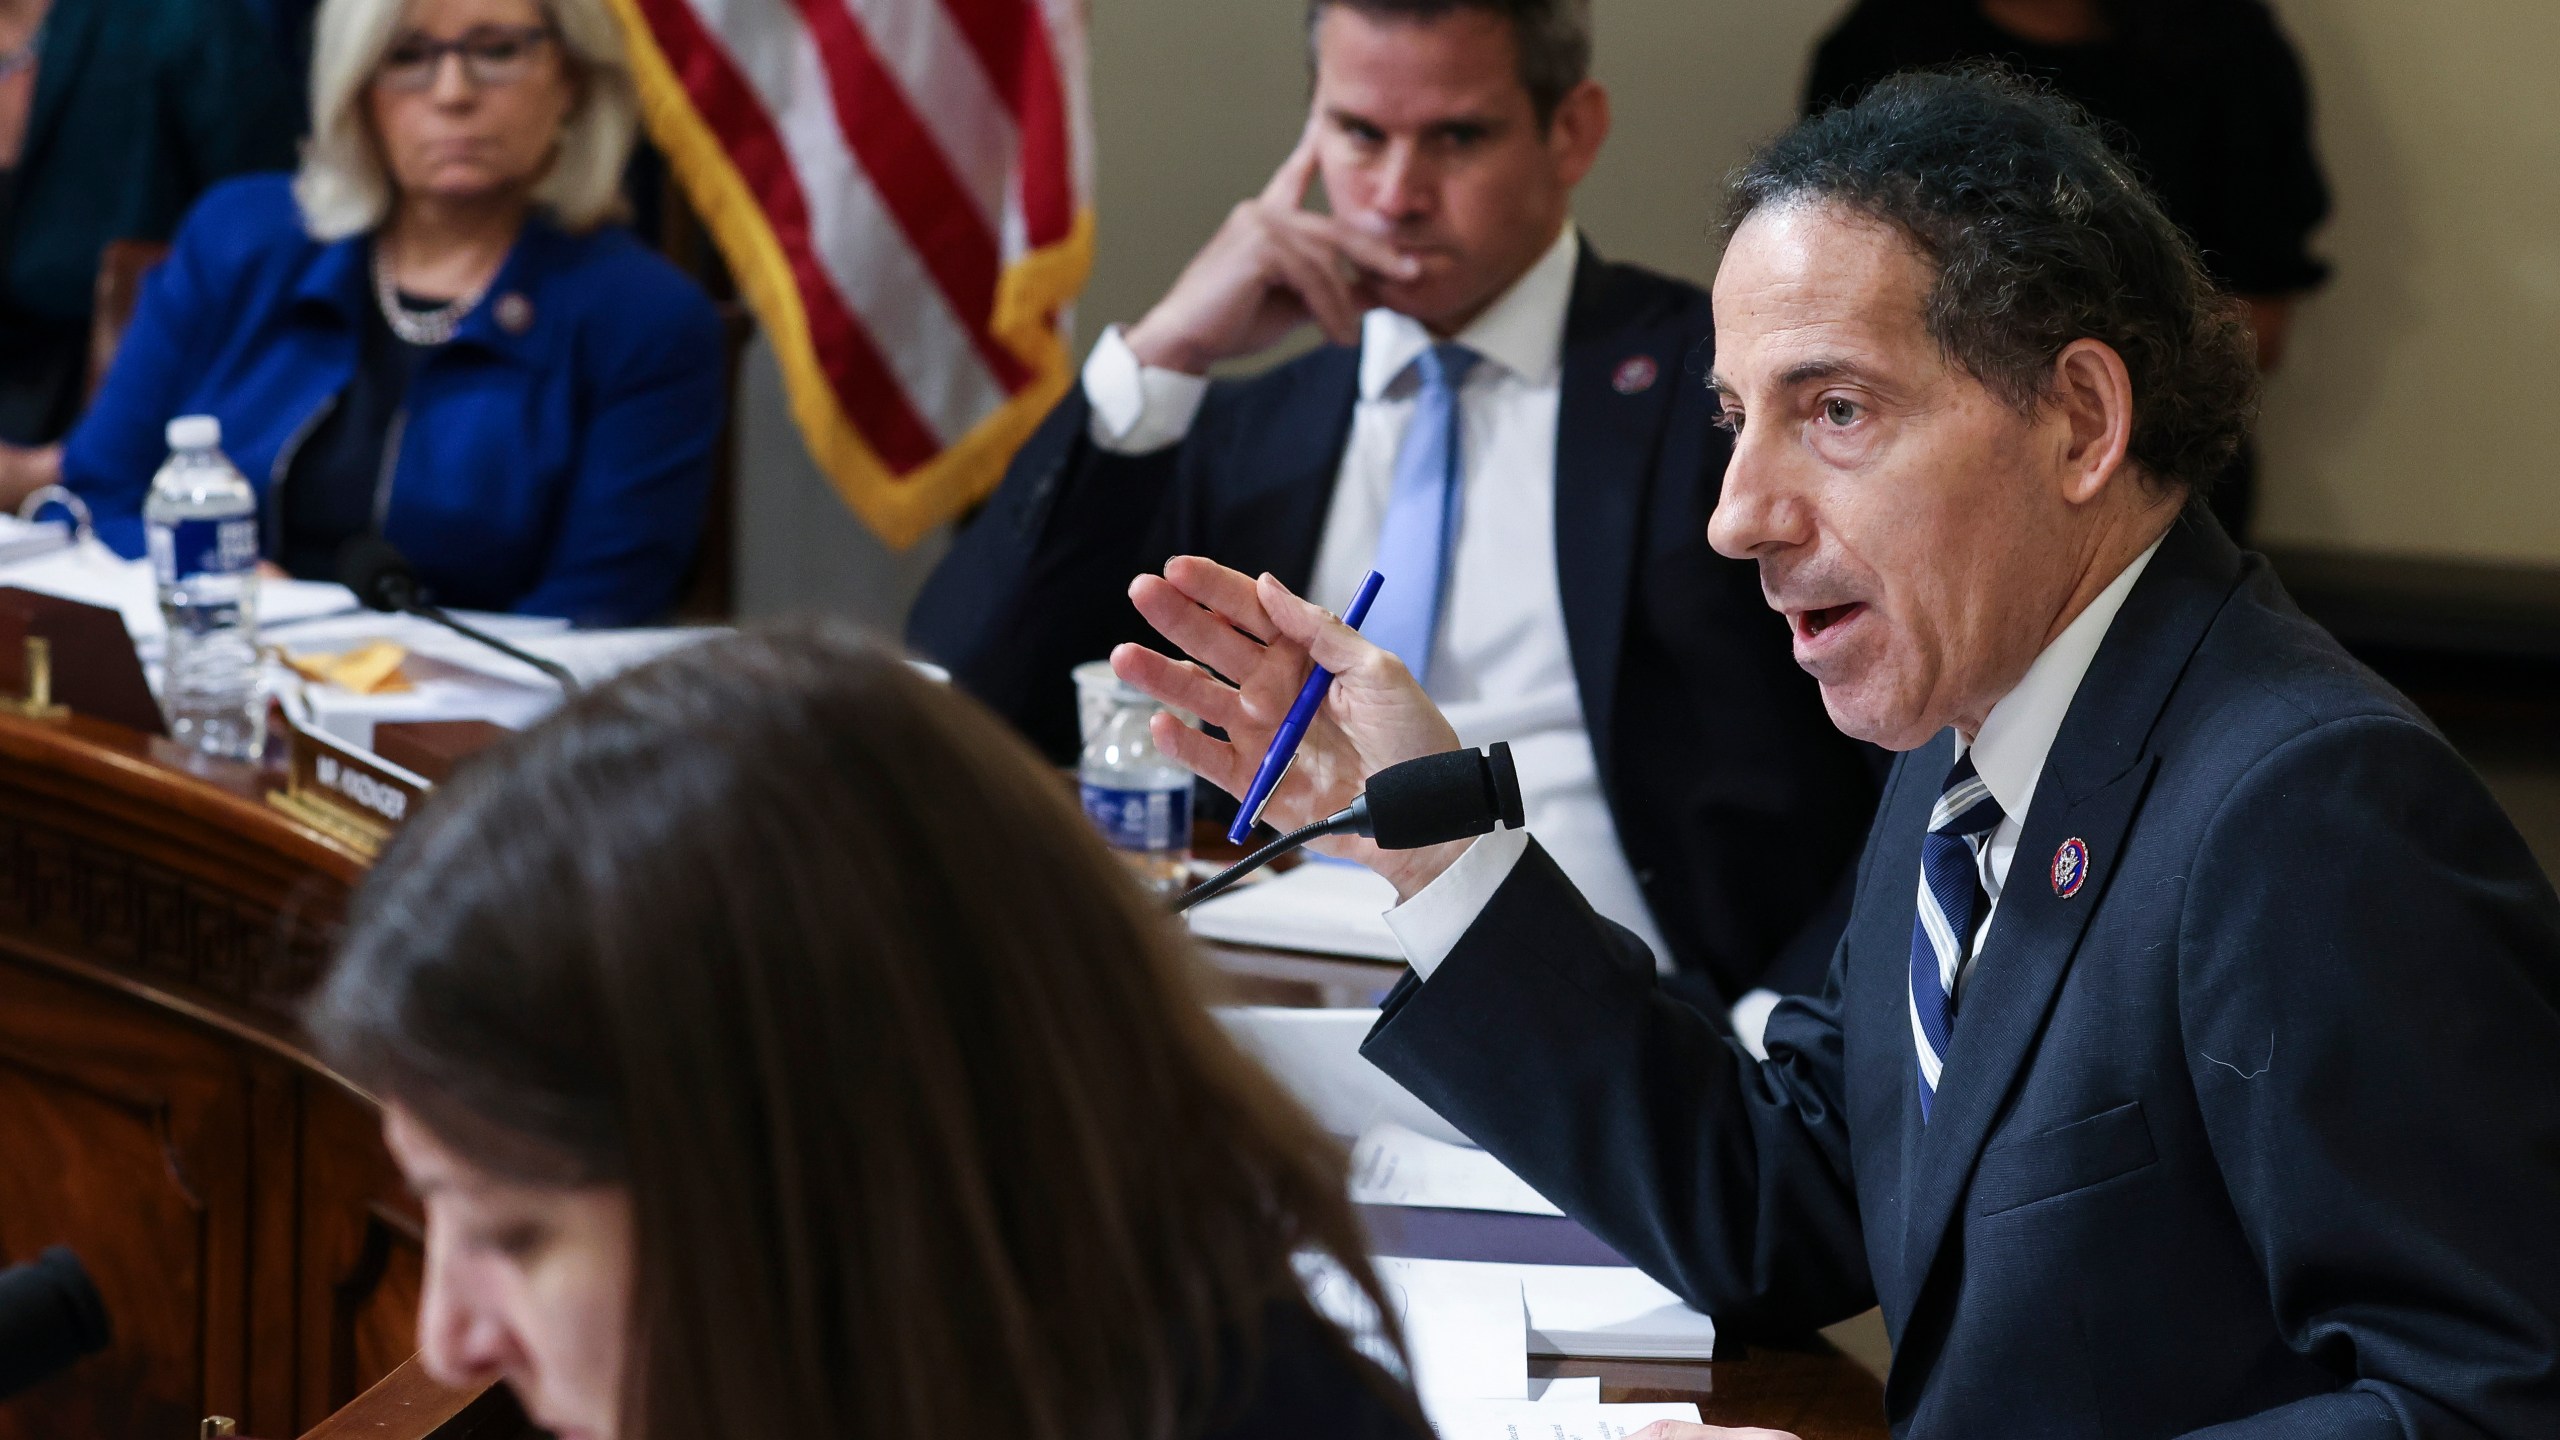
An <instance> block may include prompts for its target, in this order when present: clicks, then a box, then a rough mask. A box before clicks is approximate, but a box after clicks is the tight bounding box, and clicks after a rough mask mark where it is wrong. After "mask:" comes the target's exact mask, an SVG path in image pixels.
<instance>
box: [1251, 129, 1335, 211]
mask: <svg viewBox="0 0 2560 1440" xmlns="http://www.w3.org/2000/svg"><path fill="white" fill-rule="evenodd" d="M1321 133H1322V122H1321V121H1319V120H1318V119H1317V118H1316V116H1315V114H1314V112H1312V111H1310V112H1309V113H1308V115H1307V124H1306V128H1305V129H1303V130H1300V131H1299V132H1298V146H1297V148H1296V149H1294V150H1291V151H1290V152H1289V158H1288V159H1286V160H1283V161H1281V162H1280V168H1279V169H1277V170H1275V171H1273V172H1271V179H1270V181H1269V182H1268V183H1266V184H1265V185H1264V186H1263V187H1262V199H1263V202H1264V203H1265V204H1269V205H1278V206H1281V207H1284V208H1286V209H1291V210H1294V209H1296V208H1298V207H1299V206H1301V205H1304V204H1306V203H1307V192H1308V191H1309V190H1311V189H1313V188H1314V187H1315V181H1316V158H1317V157H1316V137H1317V136H1318V135H1319V134H1321Z"/></svg>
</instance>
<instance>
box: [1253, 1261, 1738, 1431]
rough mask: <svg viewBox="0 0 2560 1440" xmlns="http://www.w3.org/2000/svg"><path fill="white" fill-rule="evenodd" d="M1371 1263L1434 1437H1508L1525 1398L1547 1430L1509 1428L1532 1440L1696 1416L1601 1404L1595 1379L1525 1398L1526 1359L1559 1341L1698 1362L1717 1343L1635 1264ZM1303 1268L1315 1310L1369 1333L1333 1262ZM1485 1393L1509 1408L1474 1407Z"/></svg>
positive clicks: (1365, 1311) (1365, 1316)
mask: <svg viewBox="0 0 2560 1440" xmlns="http://www.w3.org/2000/svg"><path fill="white" fill-rule="evenodd" d="M1376 1263H1377V1267H1378V1280H1379V1283H1380V1284H1381V1286H1382V1287H1383V1288H1384V1289H1385V1291H1386V1295H1387V1302H1388V1304H1389V1305H1390V1306H1392V1307H1393V1309H1394V1311H1395V1314H1396V1319H1397V1322H1398V1323H1399V1324H1400V1325H1401V1326H1402V1327H1403V1330H1404V1338H1405V1349H1406V1351H1407V1353H1408V1354H1409V1355H1410V1356H1411V1357H1412V1361H1413V1370H1412V1379H1413V1388H1414V1394H1415V1396H1416V1397H1417V1398H1419V1399H1420V1400H1421V1402H1422V1409H1423V1413H1424V1414H1426V1415H1428V1416H1429V1417H1431V1421H1432V1423H1433V1425H1434V1426H1436V1427H1438V1429H1439V1431H1440V1434H1441V1436H1442V1440H1460V1437H1464V1440H1475V1437H1478V1436H1482V1437H1486V1440H1511V1436H1512V1434H1513V1433H1514V1432H1508V1431H1505V1430H1504V1429H1503V1428H1501V1427H1502V1426H1504V1425H1508V1424H1516V1423H1518V1422H1519V1421H1520V1420H1521V1419H1522V1418H1523V1417H1521V1416H1520V1415H1519V1414H1518V1411H1517V1408H1516V1407H1520V1406H1525V1405H1532V1404H1534V1405H1535V1407H1536V1410H1537V1414H1536V1416H1535V1417H1534V1418H1535V1419H1536V1420H1537V1422H1538V1423H1539V1424H1540V1425H1541V1426H1546V1427H1550V1428H1542V1429H1533V1430H1524V1431H1519V1432H1516V1433H1517V1434H1519V1435H1520V1436H1522V1437H1527V1436H1535V1437H1537V1440H1555V1437H1557V1436H1566V1437H1581V1436H1590V1437H1593V1440H1604V1437H1605V1440H1619V1437H1623V1436H1624V1435H1625V1434H1627V1433H1628V1432H1629V1431H1632V1430H1636V1429H1640V1428H1642V1427H1643V1426H1645V1425H1647V1424H1650V1423H1651V1422H1653V1421H1655V1420H1663V1419H1672V1420H1678V1419H1686V1420H1692V1421H1694V1420H1696V1419H1697V1411H1696V1410H1695V1408H1694V1407H1689V1406H1677V1407H1672V1408H1669V1409H1664V1408H1661V1407H1651V1408H1647V1407H1634V1406H1624V1405H1603V1404H1601V1403H1599V1401H1600V1394H1599V1388H1598V1382H1597V1381H1593V1380H1588V1379H1584V1380H1578V1381H1577V1380H1566V1381H1555V1382H1551V1383H1549V1384H1547V1385H1545V1386H1542V1387H1537V1390H1536V1394H1535V1398H1534V1400H1533V1398H1532V1388H1533V1387H1532V1385H1531V1382H1530V1380H1529V1374H1528V1357H1529V1356H1530V1355H1531V1354H1558V1353H1564V1352H1561V1351H1559V1350H1558V1348H1557V1342H1558V1341H1559V1339H1561V1340H1563V1341H1566V1342H1569V1344H1570V1353H1572V1354H1574V1355H1578V1356H1585V1357H1601V1356H1627V1355H1636V1356H1643V1357H1646V1358H1655V1359H1660V1358H1694V1359H1704V1358H1706V1357H1707V1355H1708V1354H1709V1353H1710V1352H1711V1351H1712V1350H1713V1349H1714V1345H1715V1327H1714V1326H1713V1325H1712V1324H1711V1323H1709V1322H1708V1320H1707V1318H1706V1317H1705V1316H1703V1315H1699V1314H1697V1313H1696V1312H1695V1311H1690V1310H1686V1309H1682V1308H1680V1306H1679V1302H1678V1301H1677V1300H1675V1299H1672V1298H1671V1295H1670V1292H1669V1291H1667V1290H1663V1289H1662V1288H1661V1287H1660V1286H1654V1285H1652V1282H1650V1281H1646V1280H1645V1279H1644V1277H1643V1276H1642V1275H1640V1274H1638V1273H1637V1272H1635V1271H1632V1270H1614V1269H1602V1268H1599V1267H1586V1266H1571V1265H1497V1264H1490V1263H1484V1262H1478V1261H1465V1260H1407V1259H1400V1258H1381V1259H1380V1260H1378V1261H1377V1262H1376ZM1300 1270H1301V1274H1302V1275H1303V1276H1304V1278H1305V1282H1306V1286H1307V1294H1308V1297H1309V1298H1310V1299H1311V1300H1313V1301H1314V1302H1315V1305H1316V1308H1317V1309H1318V1310H1319V1311H1320V1312H1321V1313H1323V1314H1324V1315H1326V1316H1328V1317H1329V1318H1331V1319H1332V1320H1333V1322H1334V1323H1335V1324H1337V1325H1340V1326H1342V1327H1343V1329H1344V1330H1345V1331H1347V1332H1348V1333H1350V1334H1352V1335H1353V1336H1355V1337H1359V1336H1371V1335H1374V1334H1376V1333H1377V1326H1376V1323H1375V1312H1374V1311H1373V1310H1372V1309H1371V1308H1370V1307H1369V1305H1368V1304H1367V1301H1366V1298H1365V1297H1364V1296H1362V1295H1361V1293H1360V1291H1359V1289H1358V1287H1356V1286H1354V1285H1353V1284H1352V1283H1351V1281H1350V1279H1349V1277H1347V1276H1345V1275H1344V1274H1343V1273H1342V1271H1341V1269H1340V1268H1339V1267H1337V1266H1335V1265H1333V1264H1332V1263H1331V1262H1330V1261H1326V1260H1322V1259H1311V1260H1308V1261H1305V1262H1302V1264H1301V1266H1300ZM1627 1277H1633V1278H1632V1280H1630V1279H1629V1278H1627ZM1647 1286H1650V1287H1651V1288H1650V1290H1649V1291H1648V1290H1647V1289H1645V1288H1644V1287H1647ZM1656 1300H1662V1301H1667V1302H1668V1303H1669V1306H1670V1308H1672V1309H1674V1310H1677V1311H1678V1318H1674V1317H1668V1316H1662V1315H1658V1314H1656V1313H1655V1312H1656V1311H1658V1310H1660V1309H1661V1308H1662V1306H1660V1305H1657V1304H1656V1303H1655V1301H1656ZM1486 1401H1500V1402H1507V1404H1503V1405H1490V1406H1488V1405H1484V1404H1482V1403H1480V1402H1486ZM1610 1427H1615V1428H1610Z"/></svg>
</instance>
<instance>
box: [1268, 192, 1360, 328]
mask: <svg viewBox="0 0 2560 1440" xmlns="http://www.w3.org/2000/svg"><path fill="white" fill-rule="evenodd" d="M1266 240H1267V242H1268V246H1269V263H1270V266H1271V269H1272V271H1273V272H1274V274H1275V277H1276V278H1277V279H1278V280H1279V282H1280V283H1281V284H1283V285H1285V286H1287V287H1288V289H1289V291H1290V293H1291V294H1294V295H1296V296H1297V297H1298V299H1299V300H1300V301H1302V302H1303V303H1304V304H1305V305H1306V307H1307V312H1308V313H1309V314H1310V315H1312V316H1313V317H1314V318H1315V322H1316V326H1317V328H1319V329H1321V330H1323V331H1324V332H1325V338H1327V339H1329V340H1332V341H1333V342H1334V343H1336V344H1338V345H1348V344H1350V343H1351V342H1352V341H1354V340H1357V339H1358V338H1359V336H1360V312H1361V311H1362V310H1363V309H1365V308H1367V307H1365V306H1364V305H1362V304H1361V301H1360V297H1359V296H1358V295H1357V294H1355V293H1354V283H1353V279H1352V277H1351V276H1349V275H1346V274H1344V273H1343V265H1342V258H1341V256H1340V254H1339V253H1338V252H1337V251H1335V250H1334V248H1333V247H1332V246H1331V245H1330V244H1328V243H1326V242H1325V241H1324V240H1322V239H1319V238H1317V237H1315V236H1313V235H1310V234H1309V233H1308V232H1307V231H1305V230H1304V229H1302V228H1300V227H1299V226H1297V225H1295V224H1293V223H1290V222H1289V221H1287V220H1285V219H1284V220H1282V221H1280V222H1278V223H1275V224H1273V225H1272V226H1271V227H1270V229H1269V230H1268V231H1267V232H1266Z"/></svg>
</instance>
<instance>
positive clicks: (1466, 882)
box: [1387, 830, 1529, 980]
mask: <svg viewBox="0 0 2560 1440" xmlns="http://www.w3.org/2000/svg"><path fill="white" fill-rule="evenodd" d="M1528 853H1529V832H1528V831H1526V830H1496V831H1494V832H1493V833H1492V834H1490V835H1485V836H1482V837H1479V838H1478V839H1477V841H1476V843H1474V844H1473V845H1470V846H1468V847H1467V848H1466V850H1465V851H1464V853H1462V854H1460V855H1459V856H1458V860H1457V863H1456V864H1454V865H1451V866H1450V867H1449V868H1448V869H1446V870H1443V871H1441V872H1440V878H1439V879H1437V880H1434V881H1432V882H1431V883H1430V884H1428V885H1425V886H1423V887H1422V890H1421V893H1419V894H1417V895H1415V896H1414V897H1413V898H1412V899H1410V900H1407V901H1406V902H1404V903H1403V904H1401V905H1399V906H1397V907H1396V908H1394V909H1393V910H1390V911H1388V912H1387V928H1388V929H1389V930H1392V931H1394V932H1395V937H1396V945H1397V946H1398V947H1399V948H1401V949H1402V950H1403V951H1404V963H1406V964H1407V965H1410V966H1412V967H1413V973H1414V974H1416V975H1418V976H1421V977H1422V978H1423V979H1425V980H1428V979H1430V978H1431V972H1432V971H1434V970H1437V969H1439V968H1440V962H1441V961H1443V960H1446V959H1448V958H1449V952H1450V951H1452V950H1455V949H1457V948H1458V941H1459V940H1460V939H1461V938H1463V937H1464V936H1465V935H1466V933H1467V927H1468V926H1470V925H1473V924H1475V923H1476V917H1477V916H1478V915H1481V914H1483V913H1484V907H1485V906H1487V905H1489V904H1491V903H1492V902H1493V892H1494V891H1496V890H1499V889H1501V888H1502V882H1503V881H1505V880H1508V879H1510V878H1511V867H1512V866H1514V865H1517V864H1519V863H1520V857H1521V856H1523V855H1526V854H1528Z"/></svg>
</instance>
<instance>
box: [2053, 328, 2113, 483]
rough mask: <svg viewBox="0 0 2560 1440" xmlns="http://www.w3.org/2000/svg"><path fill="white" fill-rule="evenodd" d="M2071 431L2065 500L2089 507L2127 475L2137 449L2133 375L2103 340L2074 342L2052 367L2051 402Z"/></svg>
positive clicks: (2063, 480) (2065, 464) (2065, 348)
mask: <svg viewBox="0 0 2560 1440" xmlns="http://www.w3.org/2000/svg"><path fill="white" fill-rule="evenodd" d="M2051 403H2053V404H2054V405H2056V406H2058V407H2059V410H2060V413H2061V415H2062V417H2063V419H2064V420H2065V421H2067V422H2068V424H2069V426H2070V434H2069V443H2068V448H2067V449H2066V450H2065V451H2064V453H2063V462H2064V469H2063V479H2062V498H2063V499H2064V500H2066V501H2069V502H2070V503H2071V504H2074V505H2086V504H2088V503H2089V502H2090V501H2092V500H2095V499H2097V498H2098V497H2100V496H2102V495H2104V494H2106V493H2107V487H2108V486H2109V485H2110V484H2112V483H2113V482H2114V481H2115V480H2116V478H2117V477H2118V476H2120V475H2122V474H2123V473H2124V471H2125V468H2126V466H2125V459H2126V456H2127V455H2128V454H2129V453H2130V451H2131V450H2132V447H2133V375H2132V373H2131V372H2129V371H2127V370H2126V369H2125V366H2124V357H2123V356H2121V355H2119V354H2117V353H2116V351H2115V347H2114V346H2112V345H2109V344H2107V343H2106V342H2105V341H2103V340H2085V339H2084V340H2074V341H2072V342H2071V343H2070V344H2068V345H2065V346H2064V347H2062V354H2061V355H2060V356H2058V357H2056V358H2055V360H2054V362H2053V399H2052V401H2051Z"/></svg>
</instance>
